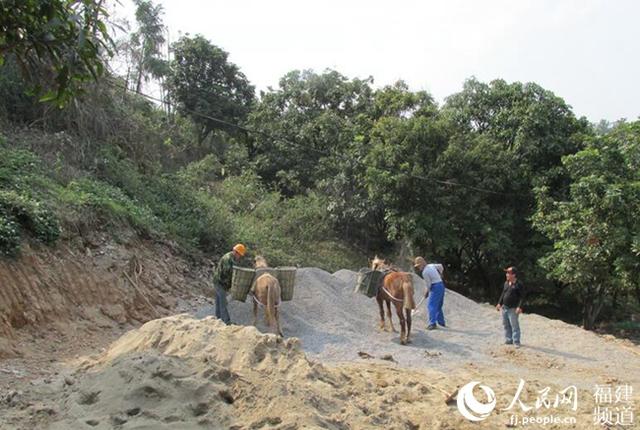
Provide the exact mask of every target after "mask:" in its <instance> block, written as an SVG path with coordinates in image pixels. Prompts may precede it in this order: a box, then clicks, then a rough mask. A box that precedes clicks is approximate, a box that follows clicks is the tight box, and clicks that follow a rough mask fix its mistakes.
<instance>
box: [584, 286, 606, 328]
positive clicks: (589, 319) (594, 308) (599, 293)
mask: <svg viewBox="0 0 640 430" xmlns="http://www.w3.org/2000/svg"><path fill="white" fill-rule="evenodd" d="M604 293H605V287H604V286H602V285H601V286H599V287H598V288H597V289H596V290H595V291H594V290H593V289H592V288H590V287H589V288H587V290H586V292H585V294H584V295H583V304H582V326H583V327H584V329H585V330H593V329H594V328H595V324H596V319H597V318H598V315H600V311H601V310H602V307H603V306H604Z"/></svg>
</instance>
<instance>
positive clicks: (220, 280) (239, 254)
mask: <svg viewBox="0 0 640 430" xmlns="http://www.w3.org/2000/svg"><path fill="white" fill-rule="evenodd" d="M245 253H246V248H245V246H244V245H243V244H241V243H239V244H237V245H235V246H234V247H233V249H232V250H231V252H227V253H226V254H224V255H223V256H222V257H221V258H220V261H218V265H217V266H216V269H215V271H214V272H213V286H214V287H215V289H216V318H219V319H221V320H222V321H224V322H225V324H231V317H230V316H229V310H228V309H227V292H228V291H229V290H230V289H231V277H232V275H233V266H242V265H243V264H241V261H242V258H243V257H244V254H245Z"/></svg>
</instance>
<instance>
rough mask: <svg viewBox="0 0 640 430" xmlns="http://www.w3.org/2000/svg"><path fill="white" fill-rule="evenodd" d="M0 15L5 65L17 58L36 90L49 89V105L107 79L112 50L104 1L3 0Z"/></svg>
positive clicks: (0, 47)
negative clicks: (106, 62) (106, 58)
mask: <svg viewBox="0 0 640 430" xmlns="http://www.w3.org/2000/svg"><path fill="white" fill-rule="evenodd" d="M0 12H1V13H0V64H1V63H2V62H3V61H4V59H5V57H6V56H7V55H13V56H15V59H16V61H17V62H18V64H19V65H20V68H21V70H22V74H23V76H24V77H25V79H27V80H28V81H29V82H30V83H31V84H32V85H33V86H34V87H35V89H36V91H37V92H38V93H43V92H44V90H48V92H47V93H46V94H45V95H44V96H43V97H42V99H43V100H56V101H57V102H59V103H64V102H65V101H67V100H68V99H69V98H70V97H72V96H73V95H74V94H76V93H77V92H78V90H79V89H80V87H81V85H82V83H83V82H85V81H87V80H90V79H98V77H99V76H100V75H102V73H103V71H104V60H103V59H102V55H103V54H107V55H110V54H111V51H110V48H111V45H112V41H111V38H110V36H109V33H108V30H107V26H106V24H105V19H106V17H107V12H106V10H105V8H104V6H103V1H102V0H99V1H91V0H2V1H1V2H0ZM49 82H53V84H50V83H49Z"/></svg>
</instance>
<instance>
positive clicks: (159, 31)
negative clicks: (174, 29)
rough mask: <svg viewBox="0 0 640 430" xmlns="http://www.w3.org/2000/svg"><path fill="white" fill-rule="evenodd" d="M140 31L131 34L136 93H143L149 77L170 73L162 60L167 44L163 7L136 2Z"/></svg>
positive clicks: (145, 1) (147, 1)
mask: <svg viewBox="0 0 640 430" xmlns="http://www.w3.org/2000/svg"><path fill="white" fill-rule="evenodd" d="M134 3H135V5H136V21H137V22H138V30H137V31H135V32H134V33H132V34H131V56H132V59H133V67H134V70H133V76H134V78H135V80H134V82H135V87H134V88H135V91H136V92H140V91H142V82H143V81H144V82H148V81H149V77H150V76H153V77H154V78H160V77H162V76H165V75H166V74H167V73H168V71H169V70H168V64H167V62H166V61H165V60H163V59H162V46H163V45H164V43H165V38H164V32H165V26H164V24H163V23H162V13H163V11H162V6H161V5H155V6H154V4H153V2H151V1H150V0H135V1H134ZM128 78H129V77H128V76H127V81H128Z"/></svg>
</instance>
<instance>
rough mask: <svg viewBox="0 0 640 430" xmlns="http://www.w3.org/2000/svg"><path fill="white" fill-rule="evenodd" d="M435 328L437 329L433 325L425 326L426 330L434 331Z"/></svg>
mask: <svg viewBox="0 0 640 430" xmlns="http://www.w3.org/2000/svg"><path fill="white" fill-rule="evenodd" d="M437 328H438V326H436V325H435V324H429V325H428V326H427V330H435V329H437Z"/></svg>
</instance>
